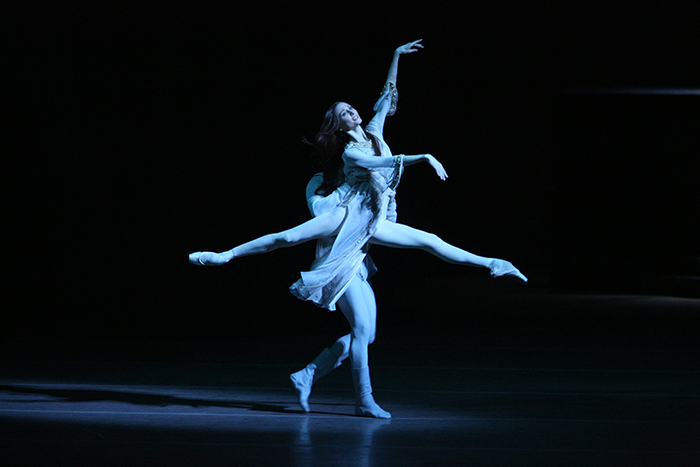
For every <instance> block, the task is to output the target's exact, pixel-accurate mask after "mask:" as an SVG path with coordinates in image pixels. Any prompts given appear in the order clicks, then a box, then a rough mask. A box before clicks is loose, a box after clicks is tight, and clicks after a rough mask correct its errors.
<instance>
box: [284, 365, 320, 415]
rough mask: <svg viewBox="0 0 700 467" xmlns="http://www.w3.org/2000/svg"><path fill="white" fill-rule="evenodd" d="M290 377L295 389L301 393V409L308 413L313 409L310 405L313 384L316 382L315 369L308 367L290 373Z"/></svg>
mask: <svg viewBox="0 0 700 467" xmlns="http://www.w3.org/2000/svg"><path fill="white" fill-rule="evenodd" d="M289 379H291V380H292V384H293V385H294V389H296V390H297V394H298V395H299V405H300V406H301V410H303V411H304V412H306V413H308V412H310V411H311V408H310V407H309V396H310V395H311V386H312V385H313V383H314V371H313V369H311V368H309V367H306V368H304V369H303V370H300V371H297V372H296V373H292V374H291V375H289Z"/></svg>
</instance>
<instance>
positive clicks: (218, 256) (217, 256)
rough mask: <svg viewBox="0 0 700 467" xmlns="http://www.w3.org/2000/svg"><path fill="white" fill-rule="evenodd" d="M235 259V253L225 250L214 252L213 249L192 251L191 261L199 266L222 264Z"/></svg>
mask: <svg viewBox="0 0 700 467" xmlns="http://www.w3.org/2000/svg"><path fill="white" fill-rule="evenodd" d="M231 259H233V253H231V252H230V251H224V252H223V253H212V252H211V251H197V252H196V253H190V263H192V264H195V265H197V266H221V265H222V264H226V263H228V262H229V261H231Z"/></svg>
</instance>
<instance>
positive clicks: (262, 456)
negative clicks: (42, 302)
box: [0, 294, 700, 467]
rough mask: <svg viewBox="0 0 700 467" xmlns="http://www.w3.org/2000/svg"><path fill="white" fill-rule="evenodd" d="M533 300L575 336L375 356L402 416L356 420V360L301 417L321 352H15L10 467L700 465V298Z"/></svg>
mask: <svg viewBox="0 0 700 467" xmlns="http://www.w3.org/2000/svg"><path fill="white" fill-rule="evenodd" d="M529 300H530V303H529V305H528V306H529V307H532V308H534V304H533V303H532V301H533V300H539V305H540V307H541V308H542V309H544V308H547V307H549V308H547V309H548V310H549V311H548V312H547V313H552V312H554V311H555V310H557V309H561V310H565V312H566V313H569V319H567V322H569V323H572V324H571V325H569V326H566V327H548V326H540V325H532V326H529V327H523V328H522V329H518V328H517V327H516V328H512V329H507V330H502V331H501V330H498V329H494V328H492V327H489V326H485V327H483V328H481V329H471V330H468V331H465V332H464V339H457V338H456V336H459V333H458V332H455V333H453V334H452V335H451V336H450V338H449V339H446V340H443V341H442V342H441V340H440V339H435V338H434V336H425V338H424V339H421V338H418V337H417V335H413V336H406V335H395V336H392V337H386V336H384V337H386V338H385V339H384V340H383V342H382V341H381V340H380V341H378V342H377V343H376V344H374V345H373V346H372V350H371V354H370V355H371V357H370V358H371V368H372V377H373V385H374V395H375V398H376V400H377V401H378V402H379V403H380V404H381V405H382V406H383V407H384V408H385V409H386V410H388V411H390V412H391V413H392V415H393V418H392V419H391V420H373V419H365V418H359V417H355V416H354V415H353V413H354V406H353V393H352V384H351V377H350V372H349V370H348V368H347V364H346V365H343V366H341V367H340V368H338V369H337V370H336V371H335V372H334V373H332V374H331V375H329V376H327V377H326V378H324V379H322V380H320V381H319V382H318V383H317V384H316V385H315V387H314V391H313V394H312V396H311V407H312V412H311V413H309V414H305V413H302V412H301V411H300V410H299V408H298V406H297V404H296V398H295V393H294V391H293V389H292V387H291V385H290V383H289V380H288V375H289V373H291V372H293V371H296V370H297V369H299V368H300V367H301V363H302V361H305V360H303V358H304V357H305V356H306V355H311V352H316V351H318V350H320V349H321V348H320V346H317V344H316V343H315V342H309V341H303V342H295V341H292V340H288V341H284V340H280V339H276V340H275V341H274V342H263V341H260V340H251V341H249V342H235V343H234V342H202V341H198V342H186V341H180V342H82V343H75V342H73V343H68V342H63V343H58V342H54V343H41V344H39V343H4V344H3V350H4V353H3V356H2V362H1V363H2V373H1V375H0V465H2V466H15V465H23V466H35V465H42V466H71V467H75V466H85V465H95V466H98V465H99V466H124V465H162V466H180V465H198V466H199V465H203V466H224V465H225V466H333V465H339V466H362V467H370V466H401V467H407V466H425V465H440V466H452V465H469V466H481V465H484V466H486V465H488V466H538V467H542V466H567V467H572V466H586V467H588V466H593V465H595V466H616V467H619V466H635V467H639V466H675V467H682V466H698V465H700V418H699V417H698V415H699V414H700V368H699V367H698V363H699V362H700V352H699V351H698V348H697V338H696V336H697V333H696V331H697V329H698V328H695V329H694V328H693V326H694V324H693V323H695V321H696V320H695V319H694V318H693V317H694V316H696V314H697V313H698V312H700V300H692V299H676V298H663V297H639V296H566V295H556V296H554V295H548V294H541V295H539V296H538V297H537V298H533V297H530V298H529ZM610 313H613V314H614V313H617V314H618V316H623V317H626V318H624V319H633V317H635V316H637V317H638V319H639V320H642V321H644V323H642V324H640V323H639V322H630V323H629V332H627V333H623V334H624V335H621V334H619V333H620V326H623V327H624V323H621V322H620V319H616V320H615V323H617V325H616V326H609V325H606V323H601V326H600V328H599V329H597V328H596V326H595V325H593V324H592V323H594V322H595V318H596V317H602V316H609V314H610ZM624 319H623V321H624ZM572 320H573V321H572ZM576 320H579V322H580V323H581V326H580V327H579V326H577V325H576ZM535 321H537V320H535ZM542 322H544V321H542V320H540V321H539V323H542ZM607 324H609V323H607ZM616 333H618V335H617V336H616V335H615V334H616Z"/></svg>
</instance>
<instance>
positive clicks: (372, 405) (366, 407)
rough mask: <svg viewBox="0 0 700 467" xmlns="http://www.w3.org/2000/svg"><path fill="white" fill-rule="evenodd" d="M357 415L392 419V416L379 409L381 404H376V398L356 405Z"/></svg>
mask: <svg viewBox="0 0 700 467" xmlns="http://www.w3.org/2000/svg"><path fill="white" fill-rule="evenodd" d="M355 415H357V416H358V417H370V418H391V414H390V413H389V412H387V411H386V410H384V409H382V408H381V407H379V404H377V403H376V402H374V398H372V399H371V400H369V401H365V402H362V403H360V404H357V405H355Z"/></svg>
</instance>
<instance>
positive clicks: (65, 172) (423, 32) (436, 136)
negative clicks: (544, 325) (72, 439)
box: [2, 1, 700, 340]
mask: <svg viewBox="0 0 700 467" xmlns="http://www.w3.org/2000/svg"><path fill="white" fill-rule="evenodd" d="M685 3H688V2H592V1H585V2H555V1H550V2H532V1H515V2H502V1H495V2H494V1H475V2H455V3H454V4H453V5H449V4H448V3H445V4H442V3H440V2H437V3H436V2H410V1H404V2H396V3H393V4H373V5H369V6H363V5H360V4H346V5H347V6H343V5H344V4H342V2H324V3H318V4H310V3H304V2H278V1H275V2H259V4H256V6H253V2H223V1H221V2H207V1H204V2H136V1H127V2H76V1H72V2H42V1H24V2H16V4H15V8H14V11H12V13H17V21H15V22H14V24H13V25H12V26H10V27H9V29H8V30H7V31H8V37H9V38H10V39H11V40H10V41H8V47H7V52H8V54H7V59H6V60H5V64H6V67H7V68H6V69H7V70H8V71H7V72H6V75H7V76H9V77H10V80H11V83H10V85H8V86H6V87H5V92H4V93H3V94H5V98H4V100H5V105H4V107H5V108H6V112H7V114H6V115H7V117H8V119H9V120H10V121H9V123H8V125H6V127H5V131H6V132H7V137H6V138H4V139H5V141H6V145H5V154H6V163H5V166H6V170H5V176H4V178H5V180H6V181H7V182H9V183H7V185H8V186H9V190H8V192H7V194H6V196H5V199H4V202H3V205H4V211H5V215H4V216H3V217H4V219H5V224H4V225H5V229H6V231H8V232H9V234H10V235H9V237H10V240H9V241H8V243H6V244H5V245H6V250H7V251H8V253H9V254H8V255H7V256H6V266H5V267H4V271H5V276H6V279H5V281H4V282H5V286H6V293H5V304H4V305H3V308H5V309H6V310H7V311H6V312H5V313H3V318H2V319H3V321H4V324H3V326H2V334H3V338H4V339H9V340H45V339H59V340H63V339H67V340H95V339H98V340H99V339H115V340H124V339H127V340H128V339H241V338H248V337H251V336H262V335H268V336H269V335H272V336H274V335H276V334H278V333H287V332H299V331H301V330H309V329H311V330H313V331H314V332H328V334H329V335H336V334H337V333H336V330H337V329H344V324H343V322H342V317H340V316H339V314H332V315H331V316H330V317H329V316H328V313H327V312H326V311H324V310H320V309H316V308H315V307H314V306H312V305H310V304H308V303H303V302H300V301H298V300H296V299H295V298H293V297H292V296H291V295H290V294H289V292H288V291H287V287H288V286H289V285H290V284H291V283H292V282H293V281H295V280H296V279H297V277H298V273H299V271H300V270H302V269H304V268H306V267H308V265H309V264H310V262H311V260H312V256H313V248H314V247H313V245H312V244H308V245H304V246H301V247H297V248H294V249H290V250H284V251H277V252H274V253H272V254H270V255H266V256H258V257H249V258H243V259H240V260H236V261H235V262H234V263H233V264H231V265H228V266H226V267H224V268H197V267H194V266H192V265H190V264H189V263H188V262H187V259H186V258H187V254H188V253H190V252H192V251H198V250H213V251H221V250H224V249H229V248H231V247H233V246H235V245H236V244H238V243H241V242H243V241H246V240H249V239H251V238H253V237H256V236H258V235H261V234H264V233H268V232H272V231H276V230H281V229H282V228H286V227H290V226H293V225H296V224H297V223H300V222H302V221H304V220H306V219H307V218H308V212H307V209H306V206H305V201H304V187H305V185H306V182H307V181H308V179H309V177H310V176H311V174H312V170H311V168H310V165H309V159H308V157H309V151H308V149H307V148H306V147H305V146H304V145H303V144H302V143H301V139H302V138H303V137H304V136H309V135H310V134H312V133H313V131H314V130H316V129H317V128H318V126H319V125H320V122H321V117H322V116H323V113H324V112H325V110H326V109H327V107H328V106H329V105H330V104H331V103H332V102H334V101H336V100H345V101H349V102H351V103H352V104H353V105H354V106H355V107H357V108H358V110H359V111H360V112H361V115H363V116H364V118H365V121H368V120H369V117H370V116H371V108H372V105H373V104H374V101H375V99H376V97H377V96H378V92H379V90H380V89H381V86H382V85H383V83H384V79H385V76H386V72H387V69H388V66H389V63H390V60H391V54H392V51H393V49H394V48H395V47H397V46H399V45H401V44H403V43H405V42H407V41H409V40H413V39H418V38H423V39H424V45H425V50H423V51H421V52H419V53H416V54H413V55H410V56H404V57H402V58H401V62H400V65H399V79H398V88H399V92H400V96H401V98H400V103H399V110H398V112H397V114H396V116H395V117H392V118H391V119H390V120H388V122H387V127H386V132H385V137H386V140H387V141H388V143H389V144H390V145H391V147H392V150H393V151H394V152H395V153H408V154H412V153H422V152H430V153H432V154H434V155H435V156H436V157H437V158H438V159H439V160H441V161H442V162H443V163H444V165H445V167H446V169H447V170H448V173H449V175H450V179H449V181H447V182H445V183H442V182H440V181H439V180H438V179H437V177H435V176H434V174H433V173H431V170H430V169H429V167H428V166H427V165H420V166H415V167H410V168H408V169H407V170H406V173H405V175H404V178H403V180H402V183H401V187H400V190H399V196H398V198H397V200H398V203H399V219H400V221H402V222H404V223H407V224H409V225H413V226H416V227H419V228H424V229H426V230H429V231H432V232H435V233H437V234H439V235H441V236H442V237H443V238H444V239H446V240H447V241H450V242H453V243H456V244H458V245H460V246H463V247H465V248H466V249H468V250H470V251H473V252H475V253H478V254H484V255H488V256H497V257H503V258H506V259H509V260H511V261H512V262H513V263H514V264H516V266H518V267H519V268H520V269H521V270H522V271H523V272H524V273H525V274H526V275H528V276H530V277H531V281H530V284H529V285H528V286H527V288H526V289H517V293H535V292H538V291H539V292H555V293H557V292H580V293H589V292H606V293H641V294H669V295H684V296H694V297H698V296H699V295H700V294H699V293H698V288H699V287H698V283H697V279H695V280H693V279H692V277H697V276H700V271H699V270H698V257H700V251H699V250H700V248H699V247H698V240H697V239H698V238H700V237H699V235H698V234H699V233H700V232H699V231H698V227H697V226H696V223H697V222H696V217H697V213H698V198H697V196H695V193H694V190H695V185H697V182H696V180H697V173H698V163H697V149H698V143H699V142H698V123H699V120H700V115H699V113H698V104H699V103H700V96H699V95H654V96H649V95H644V94H639V93H632V94H629V93H626V94H620V93H619V92H616V91H611V92H607V93H601V92H600V90H601V89H606V90H614V89H630V88H664V89H668V88H686V89H692V88H700V85H699V84H698V83H699V80H700V73H699V71H700V70H699V69H698V66H697V57H698V50H699V49H698V42H699V41H698V34H697V24H698V22H697V19H698V18H697V16H696V15H695V11H694V10H691V9H690V8H689V7H680V6H679V5H681V4H685ZM13 16H14V15H13ZM372 255H373V257H374V259H375V261H376V262H377V264H378V266H379V268H380V271H379V274H378V276H377V278H376V280H375V288H376V290H377V293H378V300H379V306H380V316H381V318H380V319H382V320H384V321H383V323H386V324H393V325H394V327H392V326H387V329H388V330H387V331H386V332H391V331H389V330H390V329H397V330H398V329H400V323H403V324H405V325H406V326H409V327H411V326H412V327H420V326H422V325H421V324H420V322H418V323H416V322H415V321H413V322H409V323H405V321H412V320H413V318H416V320H417V319H419V318H420V316H421V313H422V312H424V310H426V309H428V310H430V313H431V314H432V315H433V317H434V319H435V322H437V323H444V327H445V328H448V327H450V328H459V326H460V325H463V324H465V322H466V321H465V320H466V319H467V318H465V317H464V316H466V315H468V314H469V310H470V309H469V300H470V298H473V297H474V296H475V295H478V296H479V297H480V298H482V299H485V301H488V300H487V299H488V296H489V294H494V295H503V294H511V293H516V292H514V290H516V289H515V288H514V287H515V286H514V285H513V284H510V283H502V282H495V281H492V280H491V279H490V278H488V277H487V274H485V273H484V271H478V270H472V269H463V268H458V267H456V266H451V265H447V264H443V263H441V262H440V261H439V260H437V259H435V258H432V257H430V256H429V255H427V254H425V253H422V252H415V251H398V250H393V251H392V250H389V249H385V248H378V247H374V248H372ZM436 284H442V285H443V286H444V284H453V285H454V287H453V290H461V291H463V292H462V294H459V293H454V294H451V295H449V296H433V294H432V293H431V290H433V288H432V286H433V285H436ZM523 290H526V291H527V292H523ZM406 291H411V292H412V294H411V295H410V296H411V297H412V300H411V303H407V300H405V299H402V297H405V296H406V294H405V292H406ZM406 317H409V318H411V319H409V320H407V319H406ZM484 320H488V318H484ZM382 325H384V324H382Z"/></svg>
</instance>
